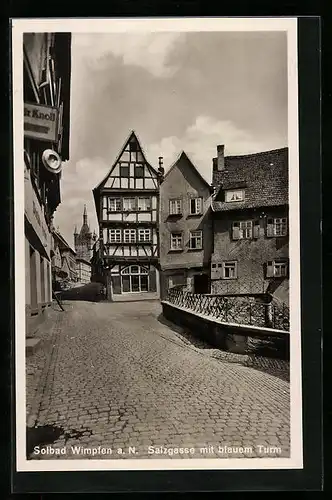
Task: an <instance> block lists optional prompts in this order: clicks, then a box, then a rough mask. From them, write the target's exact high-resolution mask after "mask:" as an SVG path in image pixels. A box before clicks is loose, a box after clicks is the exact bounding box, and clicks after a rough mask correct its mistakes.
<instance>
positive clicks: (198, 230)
mask: <svg viewBox="0 0 332 500" xmlns="http://www.w3.org/2000/svg"><path fill="white" fill-rule="evenodd" d="M193 233H200V235H199V236H193ZM193 239H195V240H197V239H200V242H201V245H200V246H196V247H193V246H192V240H193ZM189 249H190V250H203V231H202V229H193V230H191V231H189Z"/></svg>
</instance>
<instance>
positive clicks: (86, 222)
mask: <svg viewBox="0 0 332 500" xmlns="http://www.w3.org/2000/svg"><path fill="white" fill-rule="evenodd" d="M83 224H86V225H87V224H88V214H87V212H86V205H84V210H83Z"/></svg>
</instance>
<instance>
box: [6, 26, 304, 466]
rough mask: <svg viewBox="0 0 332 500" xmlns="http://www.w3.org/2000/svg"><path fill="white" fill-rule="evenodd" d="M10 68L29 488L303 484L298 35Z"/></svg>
mask: <svg viewBox="0 0 332 500" xmlns="http://www.w3.org/2000/svg"><path fill="white" fill-rule="evenodd" d="M12 47H13V56H12V57H13V59H12V61H13V125H14V136H13V144H14V146H13V147H14V203H15V220H14V224H15V228H14V229H15V321H16V324H15V327H16V328H15V365H16V387H15V391H16V456H17V464H16V466H17V470H18V471H58V470H59V471H70V470H86V471H88V470H122V469H123V470H131V469H132V470H144V469H147V470H150V469H159V470H162V469H242V468H243V469H264V468H267V469H300V468H302V467H303V462H302V460H303V459H302V407H301V405H302V399H301V324H300V309H301V308H300V272H301V269H300V267H301V264H300V246H299V241H300V234H299V160H298V107H297V106H298V104H297V24H296V19H292V18H245V19H241V18H210V19H209V18H206V19H199V18H196V19H195V18H194V19H189V18H187V19H186V18H182V19H180V18H173V19H167V18H164V19H144V18H142V19H138V18H137V19H100V20H99V19H90V20H88V19H86V20H84V19H14V20H13V21H12Z"/></svg>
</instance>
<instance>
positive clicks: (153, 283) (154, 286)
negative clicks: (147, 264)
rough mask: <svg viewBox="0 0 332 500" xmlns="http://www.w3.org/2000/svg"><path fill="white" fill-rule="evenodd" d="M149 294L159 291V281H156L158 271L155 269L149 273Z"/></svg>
mask: <svg viewBox="0 0 332 500" xmlns="http://www.w3.org/2000/svg"><path fill="white" fill-rule="evenodd" d="M149 283H150V285H149V292H156V291H157V281H156V270H155V269H154V268H152V269H150V272H149Z"/></svg>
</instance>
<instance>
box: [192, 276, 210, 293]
mask: <svg viewBox="0 0 332 500" xmlns="http://www.w3.org/2000/svg"><path fill="white" fill-rule="evenodd" d="M194 293H210V280H209V276H208V275H207V274H195V275H194Z"/></svg>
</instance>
